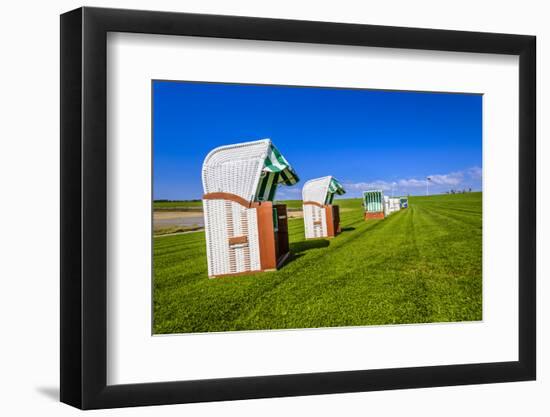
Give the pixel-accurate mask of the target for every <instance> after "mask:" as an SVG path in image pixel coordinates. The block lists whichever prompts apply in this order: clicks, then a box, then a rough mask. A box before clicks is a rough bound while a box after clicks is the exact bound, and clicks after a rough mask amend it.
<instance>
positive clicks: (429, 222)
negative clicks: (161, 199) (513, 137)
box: [153, 193, 482, 334]
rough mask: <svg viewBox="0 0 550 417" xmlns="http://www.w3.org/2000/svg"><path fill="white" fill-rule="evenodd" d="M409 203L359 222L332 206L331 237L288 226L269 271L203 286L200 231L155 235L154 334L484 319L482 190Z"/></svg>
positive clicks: (354, 208) (354, 211)
mask: <svg viewBox="0 0 550 417" xmlns="http://www.w3.org/2000/svg"><path fill="white" fill-rule="evenodd" d="M409 201H410V208H408V209H404V210H401V211H399V212H397V213H394V214H392V215H391V216H389V217H388V218H386V219H384V220H370V221H368V222H365V221H364V220H363V210H362V207H361V200H359V199H349V200H343V199H340V200H337V201H335V203H337V204H339V205H340V207H341V211H342V213H341V224H342V228H343V232H342V234H340V235H339V236H337V237H336V238H334V239H330V240H329V239H321V240H308V241H306V240H305V239H304V226H303V220H302V219H291V220H290V221H289V232H290V248H291V252H292V254H293V255H292V259H291V261H290V262H289V263H287V264H286V265H285V266H284V267H283V268H282V269H280V270H279V271H276V272H268V273H258V274H252V275H243V276H233V277H227V278H217V279H208V276H207V267H206V248H205V239H204V232H197V233H189V234H180V235H174V236H164V237H157V238H155V239H154V294H153V297H154V333H156V334H161V333H187V332H220V331H235V330H260V329H295V328H315V327H335V326H364V325H382V324H400V323H431V322H451V321H470V320H481V319H482V253H481V250H482V227H481V226H482V225H481V217H482V216H481V214H482V196H481V193H469V194H458V195H441V196H430V197H411V198H410V200H409ZM289 205H291V206H294V205H296V206H298V205H299V202H292V204H289Z"/></svg>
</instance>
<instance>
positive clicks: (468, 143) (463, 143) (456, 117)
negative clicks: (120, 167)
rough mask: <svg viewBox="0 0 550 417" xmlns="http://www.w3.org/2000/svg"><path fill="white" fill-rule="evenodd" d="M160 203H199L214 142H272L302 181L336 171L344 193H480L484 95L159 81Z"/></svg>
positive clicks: (156, 170) (293, 194)
mask: <svg viewBox="0 0 550 417" xmlns="http://www.w3.org/2000/svg"><path fill="white" fill-rule="evenodd" d="M153 99H154V102H153V103H154V109H153V119H154V120H153V122H154V124H153V135H154V158H153V163H154V165H153V177H154V199H174V200H175V199H199V198H200V197H201V195H202V185H201V179H200V172H201V166H202V162H203V160H204V157H205V156H206V154H207V153H208V152H209V151H210V150H211V149H212V148H214V147H216V146H220V145H226V144H231V143H237V142H243V141H251V140H256V139H262V138H271V139H272V140H273V142H274V143H275V145H276V146H277V147H278V148H279V150H280V151H281V152H282V154H283V155H284V156H285V157H286V158H287V159H288V161H289V162H290V164H291V165H292V166H293V167H294V168H295V170H296V171H297V173H298V175H299V176H300V179H301V182H300V183H298V184H297V186H295V187H292V188H293V189H294V190H293V189H292V188H291V189H288V188H287V187H281V188H280V189H279V191H278V194H277V197H278V198H300V194H299V190H301V187H302V185H303V183H304V182H305V181H306V180H308V179H310V178H315V177H320V176H325V175H334V176H335V177H337V178H338V179H339V180H340V181H341V182H342V183H344V185H346V184H347V188H348V191H349V193H348V196H355V195H359V194H360V191H361V190H362V189H364V188H365V187H367V186H369V185H373V186H375V185H379V186H381V187H383V188H387V187H389V185H388V184H391V183H392V182H395V183H396V184H395V187H396V193H397V194H407V193H410V194H424V193H425V191H426V190H425V187H422V186H421V183H419V182H418V181H425V178H426V176H429V175H430V176H432V175H436V176H437V177H435V179H434V183H432V185H431V189H432V192H444V191H446V190H448V189H450V188H462V187H472V188H473V189H477V190H479V189H481V174H480V171H481V170H480V168H481V163H482V96H480V95H467V94H446V93H419V92H396V91H379V90H349V89H332V88H331V89H329V88H309V87H307V88H303V87H302V88H301V87H286V86H258V85H241V84H209V83H188V82H169V81H154V82H153ZM285 188H287V189H286V190H285Z"/></svg>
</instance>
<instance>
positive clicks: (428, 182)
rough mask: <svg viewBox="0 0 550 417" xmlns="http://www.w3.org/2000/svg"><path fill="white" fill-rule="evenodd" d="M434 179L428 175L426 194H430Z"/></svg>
mask: <svg viewBox="0 0 550 417" xmlns="http://www.w3.org/2000/svg"><path fill="white" fill-rule="evenodd" d="M431 180H432V179H431V178H430V177H426V195H430V181H431Z"/></svg>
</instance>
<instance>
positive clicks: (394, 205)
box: [389, 197, 401, 213]
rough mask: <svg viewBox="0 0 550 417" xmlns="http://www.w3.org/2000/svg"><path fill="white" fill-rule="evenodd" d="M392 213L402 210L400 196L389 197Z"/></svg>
mask: <svg viewBox="0 0 550 417" xmlns="http://www.w3.org/2000/svg"><path fill="white" fill-rule="evenodd" d="M389 206H390V207H389V208H390V213H395V212H396V211H399V210H401V201H400V198H399V197H390V199H389Z"/></svg>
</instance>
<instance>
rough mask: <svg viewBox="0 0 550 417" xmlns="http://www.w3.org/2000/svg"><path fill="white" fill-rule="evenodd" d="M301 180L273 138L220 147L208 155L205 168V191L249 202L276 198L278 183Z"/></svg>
mask: <svg viewBox="0 0 550 417" xmlns="http://www.w3.org/2000/svg"><path fill="white" fill-rule="evenodd" d="M298 181H299V178H298V175H297V174H296V172H295V171H294V169H293V168H292V166H291V165H290V164H289V163H288V161H287V160H286V158H285V157H284V156H283V155H282V154H281V153H280V152H279V150H278V149H277V148H276V147H275V145H274V144H273V143H272V142H271V140H270V139H262V140H258V141H254V142H244V143H238V144H234V145H227V146H221V147H218V148H216V149H214V150H212V151H211V152H210V153H209V154H208V155H207V157H206V158H205V160H204V163H203V169H202V183H203V188H204V192H205V194H209V193H229V194H235V195H237V196H239V197H241V198H243V199H245V200H246V201H248V202H260V201H273V200H274V198H275V192H276V190H277V186H278V185H279V184H282V185H294V184H296V183H297V182H298Z"/></svg>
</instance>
